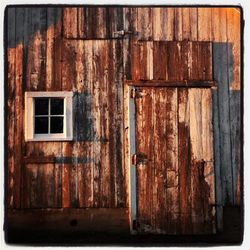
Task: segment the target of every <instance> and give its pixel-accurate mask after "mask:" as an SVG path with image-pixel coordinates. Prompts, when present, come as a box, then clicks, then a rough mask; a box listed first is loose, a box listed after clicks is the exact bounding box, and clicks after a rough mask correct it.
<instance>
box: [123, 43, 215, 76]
mask: <svg viewBox="0 0 250 250" xmlns="http://www.w3.org/2000/svg"><path fill="white" fill-rule="evenodd" d="M151 44H152V46H151ZM131 65H132V66H131V67H132V68H131V75H132V76H131V79H129V77H130V73H128V72H126V74H127V75H126V79H127V80H135V81H137V80H169V81H182V80H196V81H197V80H212V79H213V76H212V45H211V43H210V42H187V41H181V42H175V41H171V42H170V41H169V42H166V41H160V42H158V41H155V42H145V41H133V43H132V48H131Z"/></svg>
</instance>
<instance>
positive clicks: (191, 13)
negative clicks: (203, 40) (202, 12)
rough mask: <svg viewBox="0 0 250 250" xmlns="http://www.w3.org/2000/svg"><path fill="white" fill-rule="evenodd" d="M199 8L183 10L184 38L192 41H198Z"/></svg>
mask: <svg viewBox="0 0 250 250" xmlns="http://www.w3.org/2000/svg"><path fill="white" fill-rule="evenodd" d="M197 9H198V8H183V9H182V38H183V40H185V39H187V40H190V41H196V40H197V23H198V22H197V18H198V17H197V16H198V15H197V11H198V10H197Z"/></svg>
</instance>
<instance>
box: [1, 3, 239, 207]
mask: <svg viewBox="0 0 250 250" xmlns="http://www.w3.org/2000/svg"><path fill="white" fill-rule="evenodd" d="M6 14H7V16H6V18H7V21H8V27H7V37H8V41H7V44H6V46H7V47H8V50H7V59H8V66H7V67H8V82H7V83H6V85H7V86H8V87H7V89H8V90H7V97H6V98H7V134H8V207H10V208H20V207H21V208H29V207H128V206H129V196H128V192H129V189H128V183H129V181H128V178H129V175H128V169H129V166H128V164H127V163H128V161H125V160H124V157H125V155H127V154H126V151H125V148H124V143H126V138H125V137H124V133H125V131H126V128H124V125H123V119H124V107H123V97H124V96H123V84H124V80H166V79H171V80H177V81H178V80H188V79H189V80H195V79H197V78H201V79H203V80H209V78H210V77H209V76H210V74H211V73H213V75H212V78H213V79H214V80H216V81H217V83H218V89H217V90H214V93H213V107H214V108H213V113H214V116H213V124H214V145H215V149H214V157H215V167H216V174H215V177H216V203H217V205H219V206H220V205H225V204H227V205H230V204H231V205H235V204H238V205H239V204H241V194H240V187H241V178H240V172H241V169H240V165H241V162H240V144H241V142H240V134H241V131H240V122H241V117H240V87H241V82H240V77H241V76H240V67H241V65H240V20H241V13H240V9H238V8H167V7H164V8H150V7H143V8H142V7H140V8H137V7H116V8H113V7H112V8H109V7H99V8H94V7H81V8H76V7H75V8H52V7H49V8H48V7H44V8H21V7H20V8H19V7H15V8H14V7H9V8H8V9H7V11H6ZM122 29H125V30H129V31H132V32H133V34H126V35H125V36H124V37H120V36H118V35H116V34H114V31H117V30H122ZM122 38H123V39H122ZM180 41H184V42H182V43H181V44H180ZM200 41H202V42H204V44H207V46H210V43H207V42H212V48H211V49H210V50H209V51H210V53H211V55H210V54H209V55H207V56H209V57H210V56H211V64H213V70H212V72H211V71H210V70H211V68H212V67H211V65H207V64H203V62H205V60H201V61H196V60H194V58H202V57H204V53H203V51H202V48H199V43H197V42H200ZM166 44H167V46H165V45H166ZM194 52H195V53H197V57H195V54H194ZM183 59H185V60H184V61H183ZM162 65H164V67H163V66H162ZM183 65H186V66H185V67H183ZM194 70H195V71H196V72H195V76H194ZM196 76H198V77H197V78H196ZM29 90H45V91H46V90H47V91H49V90H71V91H74V112H76V113H77V114H78V116H76V120H75V121H74V124H75V125H74V140H73V141H72V142H42V143H41V142H29V143H25V141H24V137H23V126H24V123H23V122H24V121H23V109H24V100H23V96H24V91H29ZM51 155H54V156H56V160H55V161H54V162H46V157H47V156H51ZM24 156H27V157H28V158H29V156H32V157H38V156H39V157H40V158H44V159H45V160H44V162H43V164H38V163H37V162H32V159H31V160H27V161H23V157H24ZM30 158H31V157H30ZM48 161H49V160H48ZM45 191H46V192H45Z"/></svg>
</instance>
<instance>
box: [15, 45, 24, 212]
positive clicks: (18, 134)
mask: <svg viewBox="0 0 250 250" xmlns="http://www.w3.org/2000/svg"><path fill="white" fill-rule="evenodd" d="M15 88H16V97H15V104H16V111H15V119H16V123H15V170H14V171H15V178H14V183H15V198H14V200H15V207H16V208H20V205H21V204H20V202H21V197H20V195H21V174H22V172H21V171H22V152H23V147H24V131H23V127H24V124H23V113H24V109H23V108H24V100H23V96H24V93H23V45H22V44H20V45H19V46H18V47H17V48H16V86H15Z"/></svg>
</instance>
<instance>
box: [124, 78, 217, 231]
mask: <svg viewBox="0 0 250 250" xmlns="http://www.w3.org/2000/svg"><path fill="white" fill-rule="evenodd" d="M148 82H149V83H148V84H145V83H144V82H143V83H142V82H140V81H139V82H136V81H125V82H124V107H125V112H124V116H125V117H124V118H125V119H124V120H125V121H124V127H125V130H127V131H126V136H125V137H126V138H125V140H127V145H126V143H125V147H126V149H125V151H127V157H126V156H125V161H126V162H125V165H127V171H128V179H127V183H128V187H127V189H128V190H127V191H128V204H129V223H130V232H131V234H137V233H138V231H137V214H138V213H137V206H138V205H137V204H138V197H137V173H136V165H135V162H133V159H132V158H133V155H134V154H136V105H135V99H134V95H135V88H136V87H143V85H144V87H169V85H172V82H171V83H170V82H164V83H162V82H161V81H159V82H160V83H159V84H158V85H157V84H156V85H155V82H154V83H153V84H152V82H151V81H148ZM182 84H183V83H181V84H180V85H181V86H175V87H183V86H182ZM199 84H201V85H202V86H201V87H203V88H211V89H216V88H217V86H216V83H215V82H214V81H202V82H201V83H200V82H199ZM159 85H160V86H159ZM171 87H173V85H172V86H171ZM185 87H194V88H196V87H197V83H196V82H195V83H192V82H190V83H185ZM131 93H132V95H133V96H131ZM214 168H215V166H214ZM214 172H215V169H214ZM214 188H215V189H216V184H215V187H214ZM217 212H218V211H217ZM217 212H216V214H217ZM217 216H218V215H217ZM215 217H216V216H215ZM218 222H219V221H218V218H216V219H215V225H216V229H215V230H216V231H217V227H218Z"/></svg>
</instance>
